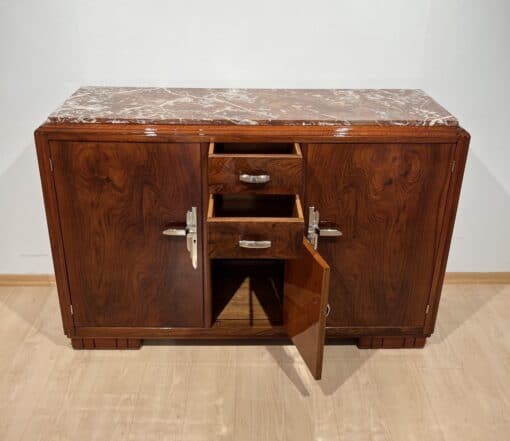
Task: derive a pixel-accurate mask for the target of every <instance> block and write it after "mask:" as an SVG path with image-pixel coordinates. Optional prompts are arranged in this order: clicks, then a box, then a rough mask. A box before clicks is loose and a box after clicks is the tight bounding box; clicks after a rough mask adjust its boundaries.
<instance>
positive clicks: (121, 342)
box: [71, 338, 142, 349]
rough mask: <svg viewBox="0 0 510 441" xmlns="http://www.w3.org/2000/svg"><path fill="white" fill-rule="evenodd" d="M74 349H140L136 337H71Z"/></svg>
mask: <svg viewBox="0 0 510 441" xmlns="http://www.w3.org/2000/svg"><path fill="white" fill-rule="evenodd" d="M71 344H72V346H73V348H74V349H140V347H141V346H142V340H141V339H138V338H71Z"/></svg>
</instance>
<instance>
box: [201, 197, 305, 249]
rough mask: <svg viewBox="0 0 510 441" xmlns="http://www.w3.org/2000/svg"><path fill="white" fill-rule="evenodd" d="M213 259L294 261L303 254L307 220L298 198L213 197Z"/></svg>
mask: <svg viewBox="0 0 510 441" xmlns="http://www.w3.org/2000/svg"><path fill="white" fill-rule="evenodd" d="M207 228H208V250H209V256H210V257H212V258H238V259H239V258H245V259H292V258H295V257H297V256H299V255H300V254H301V251H302V240H303V234H304V218H303V209H302V208H301V202H300V200H299V196H297V195H263V196H262V195H251V194H228V195H220V194H217V195H210V197H209V208H208V212H207Z"/></svg>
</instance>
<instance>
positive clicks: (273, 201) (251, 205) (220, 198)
mask: <svg viewBox="0 0 510 441" xmlns="http://www.w3.org/2000/svg"><path fill="white" fill-rule="evenodd" d="M210 209H211V213H210V214H211V217H300V216H298V214H299V213H298V209H297V206H296V197H295V196H294V195H258V194H215V195H213V196H212V207H210Z"/></svg>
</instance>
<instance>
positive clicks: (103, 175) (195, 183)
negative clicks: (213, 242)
mask: <svg viewBox="0 0 510 441" xmlns="http://www.w3.org/2000/svg"><path fill="white" fill-rule="evenodd" d="M50 149H51V158H52V162H53V168H54V172H53V173H54V180H55V189H56V194H57V200H58V210H59V215H60V227H61V230H62V237H63V243H64V253H65V260H66V267H67V275H68V280H69V286H70V295H71V301H72V305H73V318H74V324H75V326H78V327H81V326H91V327H94V326H113V327H115V326H125V327H132V326H147V327H152V326H154V327H159V326H169V327H170V326H202V324H203V288H202V281H203V276H202V259H201V257H200V256H201V254H202V253H201V251H200V250H201V248H202V241H201V237H200V235H199V241H198V249H199V253H198V254H199V259H198V268H197V269H194V268H193V266H192V263H191V259H190V254H189V252H188V250H187V247H186V239H185V238H184V237H169V236H164V235H162V231H163V230H164V229H165V228H166V227H168V226H173V225H179V224H181V225H184V223H185V221H186V212H187V211H188V210H190V209H191V207H197V210H198V221H199V225H198V231H201V228H200V222H201V215H200V213H201V205H202V204H201V191H200V188H201V185H200V182H201V181H200V176H201V172H200V144H182V143H181V144H166V143H119V142H111V143H108V142H68V141H58V142H57V141H52V142H51V143H50Z"/></svg>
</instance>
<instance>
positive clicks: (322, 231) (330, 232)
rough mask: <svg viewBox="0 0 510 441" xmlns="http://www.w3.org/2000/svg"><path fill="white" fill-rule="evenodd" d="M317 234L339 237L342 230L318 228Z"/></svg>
mask: <svg viewBox="0 0 510 441" xmlns="http://www.w3.org/2000/svg"><path fill="white" fill-rule="evenodd" d="M319 236H325V237H339V236H342V232H341V231H340V230H337V229H336V228H319Z"/></svg>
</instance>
